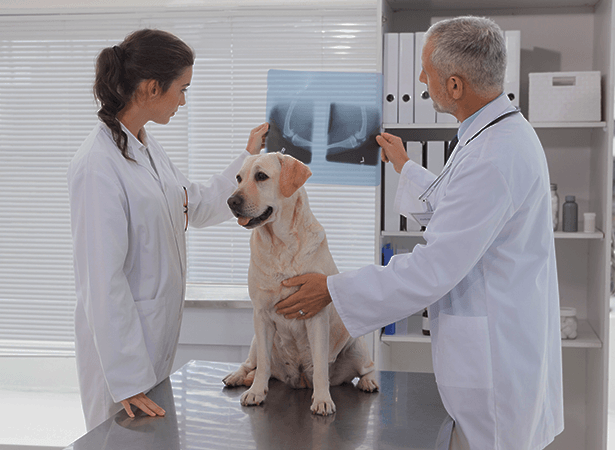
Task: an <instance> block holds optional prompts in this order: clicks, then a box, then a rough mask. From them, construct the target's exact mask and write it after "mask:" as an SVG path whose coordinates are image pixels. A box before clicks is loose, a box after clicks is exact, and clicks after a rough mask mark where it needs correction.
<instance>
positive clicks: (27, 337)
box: [0, 6, 378, 354]
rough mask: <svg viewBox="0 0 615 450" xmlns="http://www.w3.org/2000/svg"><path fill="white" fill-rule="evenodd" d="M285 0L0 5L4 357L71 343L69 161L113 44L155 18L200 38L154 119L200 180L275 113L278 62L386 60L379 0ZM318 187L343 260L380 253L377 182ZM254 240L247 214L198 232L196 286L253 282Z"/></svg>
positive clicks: (66, 349)
mask: <svg viewBox="0 0 615 450" xmlns="http://www.w3.org/2000/svg"><path fill="white" fill-rule="evenodd" d="M280 8H283V7H282V6H280V7H279V8H276V9H271V7H269V9H268V10H267V14H263V13H262V11H259V10H258V9H254V10H251V9H249V8H247V7H244V8H240V9H239V8H231V9H229V10H226V11H223V10H217V11H214V10H212V11H207V10H198V9H195V10H190V11H187V10H185V11H184V10H169V11H166V12H164V13H159V12H156V13H149V14H128V13H122V14H83V15H79V16H68V15H65V16H63V15H53V16H40V17H39V16H36V15H30V16H20V17H9V16H7V17H1V16H0V29H2V32H1V33H0V211H1V212H2V214H0V354H2V353H3V352H4V353H23V354H36V353H37V352H40V353H47V352H55V353H58V354H67V353H70V352H71V351H72V346H71V344H70V342H72V341H73V308H74V302H75V293H74V292H75V291H74V278H73V267H72V244H71V237H70V220H69V206H68V194H67V187H66V170H67V167H68V164H69V162H70V159H71V158H72V156H73V154H74V153H75V151H76V150H77V148H78V147H79V145H80V144H81V142H82V141H83V140H84V139H85V137H86V136H87V135H88V133H89V132H90V130H91V129H92V128H93V127H94V125H95V123H96V121H97V119H96V105H95V102H94V100H93V96H92V82H93V75H94V61H95V58H96V55H97V54H98V52H100V50H101V49H102V48H104V47H106V46H110V45H113V44H116V43H118V42H120V41H121V40H123V38H124V37H125V36H126V35H127V34H128V33H129V32H130V31H133V30H135V29H138V28H143V27H153V28H161V29H166V30H168V31H171V32H174V33H175V34H177V35H178V36H180V37H181V38H182V39H184V40H185V41H186V42H187V43H188V44H189V45H191V46H192V47H193V48H194V49H195V52H196V56H197V62H196V64H195V68H194V77H193V80H192V86H191V87H190V90H189V94H188V104H187V106H185V107H184V108H182V109H181V110H180V112H179V113H178V114H177V115H176V116H175V117H174V118H173V120H172V121H171V123H170V124H169V125H166V126H158V125H151V126H149V130H150V132H151V133H152V134H154V135H155V136H156V138H157V139H158V140H159V141H161V142H162V144H163V146H164V147H165V149H166V151H167V153H169V155H170V157H171V158H172V159H173V161H174V162H175V163H176V164H177V165H178V167H179V168H180V169H181V170H182V171H184V173H186V174H188V176H189V178H190V179H191V180H193V181H206V180H207V179H208V178H209V177H210V176H211V175H213V174H215V173H218V172H220V171H221V170H222V169H223V168H224V167H226V165H227V164H228V163H229V162H230V160H231V159H232V158H234V157H235V156H236V155H237V154H238V153H239V151H240V150H242V149H243V148H245V143H246V141H247V137H248V134H249V131H250V129H251V128H253V127H254V126H256V125H258V124H259V123H261V122H263V121H264V120H265V108H266V88H267V84H266V83H267V71H268V70H269V69H288V70H310V71H314V70H326V71H364V72H375V71H377V49H376V43H377V41H378V40H377V39H376V24H377V21H376V18H375V16H376V11H375V7H359V8H357V7H349V8H343V7H339V8H338V9H326V10H325V9H318V8H314V9H310V8H308V7H302V8H297V7H292V8H288V9H280ZM255 15H258V17H257V18H255ZM308 194H309V196H310V203H311V206H312V209H313V210H314V212H315V214H316V216H317V217H318V218H319V220H320V221H321V223H322V224H323V226H324V227H325V229H326V231H327V235H328V239H329V244H330V247H331V250H332V253H333V256H334V258H335V260H336V262H337V264H338V267H339V268H340V270H349V269H353V268H357V267H360V266H361V265H364V264H368V263H371V262H373V260H374V245H373V238H374V224H375V217H374V216H375V189H374V188H365V187H349V186H319V185H309V186H308ZM248 240H249V232H248V231H246V230H243V229H241V228H240V227H239V226H238V225H237V224H236V223H235V222H234V221H229V222H227V223H224V224H222V225H219V226H215V227H211V228H208V229H205V230H197V229H191V230H189V235H188V264H189V280H188V281H189V283H215V284H245V283H246V279H247V267H248V258H249V249H248ZM20 349H21V350H20Z"/></svg>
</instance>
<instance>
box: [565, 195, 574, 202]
mask: <svg viewBox="0 0 615 450" xmlns="http://www.w3.org/2000/svg"><path fill="white" fill-rule="evenodd" d="M566 201H567V202H574V201H575V196H574V195H567V196H566Z"/></svg>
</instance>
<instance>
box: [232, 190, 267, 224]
mask: <svg viewBox="0 0 615 450" xmlns="http://www.w3.org/2000/svg"><path fill="white" fill-rule="evenodd" d="M226 203H227V204H228V206H229V208H230V209H231V212H232V213H233V215H234V216H235V217H237V223H238V224H239V225H241V226H242V227H244V228H255V227H257V226H259V225H260V224H262V223H263V222H264V221H266V220H267V219H269V217H271V214H273V208H272V207H271V206H268V207H267V209H265V212H263V213H262V214H261V215H260V216H257V217H248V216H245V215H243V214H242V212H243V211H242V210H243V204H244V199H243V197H242V196H241V195H238V194H236V195H233V196H231V197H229V199H228V200H227V201H226Z"/></svg>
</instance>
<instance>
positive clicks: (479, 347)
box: [436, 313, 493, 389]
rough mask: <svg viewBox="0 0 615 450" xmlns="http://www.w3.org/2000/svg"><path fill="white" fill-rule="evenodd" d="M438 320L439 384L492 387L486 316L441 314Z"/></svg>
mask: <svg viewBox="0 0 615 450" xmlns="http://www.w3.org/2000/svg"><path fill="white" fill-rule="evenodd" d="M439 321H440V324H439V332H438V342H437V348H436V367H437V370H436V377H437V381H438V384H441V385H442V386H450V387H459V388H482V389H489V388H491V387H493V376H492V370H491V353H490V347H491V345H490V340H489V327H488V323H487V318H486V317H465V316H452V315H448V314H444V313H440V317H439Z"/></svg>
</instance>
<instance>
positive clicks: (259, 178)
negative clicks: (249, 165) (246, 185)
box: [255, 172, 269, 181]
mask: <svg viewBox="0 0 615 450" xmlns="http://www.w3.org/2000/svg"><path fill="white" fill-rule="evenodd" d="M255 178H256V181H265V180H266V179H268V178H269V176H268V175H267V174H266V173H265V172H257V174H256V177H255Z"/></svg>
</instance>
